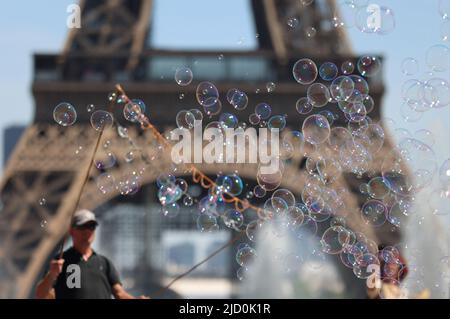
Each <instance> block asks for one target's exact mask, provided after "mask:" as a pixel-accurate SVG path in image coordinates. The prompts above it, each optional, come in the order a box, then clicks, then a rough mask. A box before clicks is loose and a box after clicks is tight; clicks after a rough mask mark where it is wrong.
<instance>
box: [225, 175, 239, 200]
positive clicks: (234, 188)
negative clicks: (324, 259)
mask: <svg viewBox="0 0 450 319" xmlns="http://www.w3.org/2000/svg"><path fill="white" fill-rule="evenodd" d="M222 186H223V188H224V189H225V191H226V192H228V193H229V194H231V195H233V196H238V195H240V194H241V193H242V191H243V190H244V183H243V182H242V179H241V178H240V177H239V176H237V175H227V176H225V177H224V179H223V183H222Z"/></svg>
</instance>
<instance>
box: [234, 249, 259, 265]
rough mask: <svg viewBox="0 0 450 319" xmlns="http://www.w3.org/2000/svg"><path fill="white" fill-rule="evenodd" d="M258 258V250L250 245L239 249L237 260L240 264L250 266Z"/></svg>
mask: <svg viewBox="0 0 450 319" xmlns="http://www.w3.org/2000/svg"><path fill="white" fill-rule="evenodd" d="M256 258H257V254H256V250H255V249H253V248H251V247H249V246H247V247H244V248H241V249H239V250H238V251H237V253H236V262H237V263H238V264H239V265H240V266H245V267H248V266H249V265H250V264H251V263H253V261H254V260H255V259H256Z"/></svg>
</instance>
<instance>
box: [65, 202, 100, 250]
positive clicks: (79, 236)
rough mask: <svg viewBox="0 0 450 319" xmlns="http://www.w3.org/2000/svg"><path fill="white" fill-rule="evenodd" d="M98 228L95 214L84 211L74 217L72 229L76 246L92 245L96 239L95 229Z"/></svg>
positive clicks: (71, 233) (71, 232)
mask: <svg viewBox="0 0 450 319" xmlns="http://www.w3.org/2000/svg"><path fill="white" fill-rule="evenodd" d="M97 226H98V222H97V219H96V218H95V215H94V213H93V212H91V211H89V210H87V209H82V210H79V211H77V212H75V214H74V215H73V218H72V224H71V228H70V235H71V236H72V240H73V244H74V246H87V245H91V244H92V243H93V242H94V239H95V229H96V228H97Z"/></svg>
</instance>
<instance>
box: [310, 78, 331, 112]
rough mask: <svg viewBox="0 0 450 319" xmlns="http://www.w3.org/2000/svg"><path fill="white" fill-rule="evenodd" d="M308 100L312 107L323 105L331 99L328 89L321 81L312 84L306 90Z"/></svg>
mask: <svg viewBox="0 0 450 319" xmlns="http://www.w3.org/2000/svg"><path fill="white" fill-rule="evenodd" d="M307 96H308V100H309V102H310V103H311V104H312V106H314V107H323V106H325V105H327V104H328V103H329V102H330V101H331V97H330V91H329V90H328V88H327V87H326V86H325V85H323V84H322V83H314V84H312V85H311V86H310V87H309V88H308V91H307Z"/></svg>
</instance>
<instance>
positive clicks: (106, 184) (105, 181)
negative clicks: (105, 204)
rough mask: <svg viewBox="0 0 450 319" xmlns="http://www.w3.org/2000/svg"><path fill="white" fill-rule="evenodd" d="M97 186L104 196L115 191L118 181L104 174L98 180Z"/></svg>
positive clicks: (108, 174)
mask: <svg viewBox="0 0 450 319" xmlns="http://www.w3.org/2000/svg"><path fill="white" fill-rule="evenodd" d="M96 184H97V187H98V189H99V190H100V191H101V192H102V193H103V194H107V193H109V192H112V191H113V190H114V189H115V186H116V180H115V178H114V176H113V175H111V174H110V173H103V174H101V175H99V176H98V177H97V178H96Z"/></svg>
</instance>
